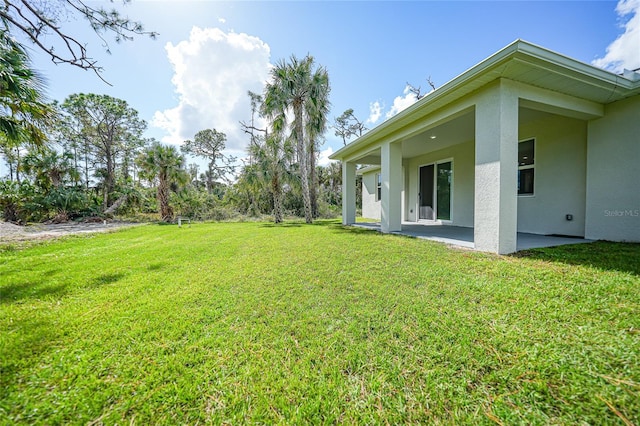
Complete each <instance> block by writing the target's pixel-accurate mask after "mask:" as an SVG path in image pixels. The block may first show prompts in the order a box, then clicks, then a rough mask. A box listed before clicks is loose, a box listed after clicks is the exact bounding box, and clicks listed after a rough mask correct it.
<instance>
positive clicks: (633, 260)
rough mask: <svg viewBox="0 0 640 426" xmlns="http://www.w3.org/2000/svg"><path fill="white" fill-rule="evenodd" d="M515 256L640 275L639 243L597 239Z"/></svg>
mask: <svg viewBox="0 0 640 426" xmlns="http://www.w3.org/2000/svg"><path fill="white" fill-rule="evenodd" d="M512 256H513V257H522V258H528V259H536V260H544V261H548V262H561V263H565V264H568V265H580V266H590V267H593V268H596V269H601V270H611V271H620V272H628V273H631V274H634V275H638V276H640V244H638V243H612V242H607V241H596V242H594V243H590V244H573V245H566V246H558V247H547V248H539V249H532V250H524V251H520V252H518V253H514V254H513V255H512Z"/></svg>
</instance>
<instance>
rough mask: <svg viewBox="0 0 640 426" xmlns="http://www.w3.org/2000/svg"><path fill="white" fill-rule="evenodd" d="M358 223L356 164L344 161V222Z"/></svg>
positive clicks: (348, 223) (346, 223) (349, 223)
mask: <svg viewBox="0 0 640 426" xmlns="http://www.w3.org/2000/svg"><path fill="white" fill-rule="evenodd" d="M353 223H356V165H355V164H354V163H349V162H347V161H343V162H342V224H343V225H351V224H353Z"/></svg>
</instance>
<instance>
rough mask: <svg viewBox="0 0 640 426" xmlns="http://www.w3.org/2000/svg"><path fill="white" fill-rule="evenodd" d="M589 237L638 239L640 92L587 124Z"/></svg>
mask: <svg viewBox="0 0 640 426" xmlns="http://www.w3.org/2000/svg"><path fill="white" fill-rule="evenodd" d="M588 132H589V135H588V141H587V200H586V227H585V237H586V238H590V239H603V240H612V241H635V242H640V96H634V97H632V98H629V99H625V100H622V101H619V102H615V103H612V104H609V105H606V106H605V115H604V117H602V118H599V119H597V120H592V121H590V122H589V124H588Z"/></svg>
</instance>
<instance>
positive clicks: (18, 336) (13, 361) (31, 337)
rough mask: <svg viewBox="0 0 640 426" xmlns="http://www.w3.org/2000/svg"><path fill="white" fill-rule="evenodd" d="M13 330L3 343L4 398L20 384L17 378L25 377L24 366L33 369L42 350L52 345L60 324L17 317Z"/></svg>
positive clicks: (0, 380)
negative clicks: (17, 383) (17, 382)
mask: <svg viewBox="0 0 640 426" xmlns="http://www.w3.org/2000/svg"><path fill="white" fill-rule="evenodd" d="M10 331H13V332H11V333H8V334H7V335H8V336H10V337H9V338H8V339H7V340H5V342H4V345H3V346H2V347H0V358H2V360H3V362H2V365H1V366H0V400H1V399H2V398H3V396H4V395H5V394H6V392H7V390H8V389H10V388H11V387H13V386H15V385H16V378H18V377H24V373H23V370H25V369H26V370H28V369H30V368H31V365H32V364H34V363H36V362H37V359H38V357H39V356H40V355H41V354H43V353H45V352H47V351H50V350H51V349H52V347H53V346H52V342H54V341H56V339H58V338H59V335H60V328H58V327H56V326H54V325H53V324H52V323H51V322H49V321H43V320H41V319H32V318H25V319H22V320H14V321H13V322H12V324H11V330H10ZM25 360H28V361H27V362H25Z"/></svg>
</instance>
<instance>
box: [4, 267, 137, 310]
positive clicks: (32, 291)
mask: <svg viewBox="0 0 640 426" xmlns="http://www.w3.org/2000/svg"><path fill="white" fill-rule="evenodd" d="M124 276H125V274H123V273H117V274H102V275H100V276H97V277H95V278H93V279H92V280H90V281H89V282H88V283H87V284H86V285H85V286H84V288H88V289H94V288H98V287H101V286H103V285H107V284H112V283H115V282H117V281H120V280H121V279H122V278H123V277H124ZM67 287H68V286H67V284H58V285H48V284H47V283H34V282H31V281H27V282H22V283H17V284H9V285H7V286H4V287H1V288H0V304H2V305H6V304H11V303H17V302H21V301H24V300H28V299H30V300H36V299H43V298H46V297H54V298H57V299H58V298H62V297H63V296H65V295H67V294H68V293H69V291H68V288H67ZM80 287H82V286H80Z"/></svg>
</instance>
